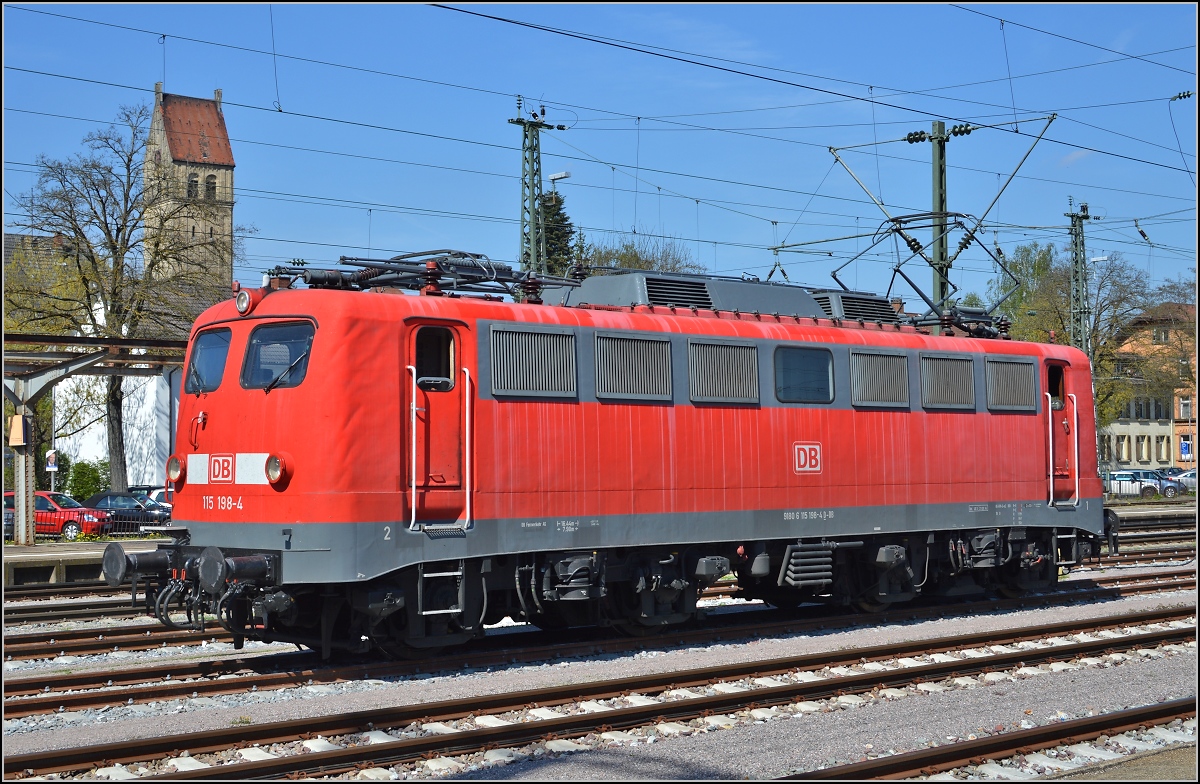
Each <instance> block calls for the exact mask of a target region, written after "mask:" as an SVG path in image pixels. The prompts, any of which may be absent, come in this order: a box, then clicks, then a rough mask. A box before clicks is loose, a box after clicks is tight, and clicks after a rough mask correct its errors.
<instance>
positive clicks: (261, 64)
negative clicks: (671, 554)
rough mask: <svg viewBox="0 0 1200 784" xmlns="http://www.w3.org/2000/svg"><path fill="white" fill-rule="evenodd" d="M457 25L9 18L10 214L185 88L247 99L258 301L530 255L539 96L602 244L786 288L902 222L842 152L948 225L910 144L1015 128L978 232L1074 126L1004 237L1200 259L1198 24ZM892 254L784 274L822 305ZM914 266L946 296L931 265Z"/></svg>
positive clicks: (236, 8)
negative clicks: (940, 131) (1079, 215)
mask: <svg viewBox="0 0 1200 784" xmlns="http://www.w3.org/2000/svg"><path fill="white" fill-rule="evenodd" d="M458 8H459V9H462V10H453V9H448V8H439V7H434V6H422V5H352V6H345V5H338V6H332V5H320V4H313V5H274V6H267V5H182V4H172V5H138V6H131V5H23V4H10V5H6V6H5V7H4V65H5V71H4V108H5V112H4V160H5V177H4V182H5V199H4V204H5V211H6V212H9V211H10V210H11V209H12V206H13V199H12V197H13V195H15V194H18V193H20V192H23V191H26V190H28V188H29V187H30V186H31V185H32V184H33V182H34V175H33V174H32V172H31V170H30V169H29V168H28V167H27V166H26V165H23V164H29V163H31V162H33V161H34V160H35V159H36V157H37V156H38V155H39V154H44V155H46V156H49V157H51V158H61V157H65V156H68V155H70V154H72V153H74V152H77V151H78V150H79V149H80V139H81V138H82V137H83V136H84V134H85V133H87V131H88V130H90V129H91V128H93V127H95V126H96V124H97V123H95V122H87V121H80V120H73V119H63V118H62V117H53V116H47V115H60V116H65V117H74V118H83V120H88V121H101V122H102V123H107V122H108V121H110V120H111V119H112V118H113V117H114V116H115V115H116V111H117V108H118V107H119V106H120V105H121V104H130V103H137V102H151V101H152V100H153V87H154V83H155V82H156V81H162V80H164V74H165V82H166V91H167V92H170V93H176V94H182V95H193V96H202V97H210V96H211V95H212V91H213V89H214V88H218V87H219V88H221V89H222V90H223V93H224V106H225V119H226V123H227V126H228V128H229V132H230V135H231V137H232V139H233V140H234V141H233V148H234V156H235V158H236V161H237V169H236V185H237V191H238V192H237V207H236V212H235V220H236V222H237V223H239V224H243V225H250V226H253V227H254V228H255V229H256V230H257V232H256V234H255V235H253V236H251V237H249V238H248V239H247V241H246V243H245V248H246V254H245V258H244V259H243V260H242V262H241V264H240V266H239V267H238V269H237V270H236V274H237V277H238V278H239V279H241V280H242V281H244V282H257V281H258V280H259V279H260V278H261V274H262V272H263V270H265V269H267V268H269V267H271V266H273V265H274V264H277V263H286V262H288V261H290V260H291V259H293V258H303V259H306V260H307V261H308V262H309V263H310V264H315V265H323V264H332V263H333V262H334V261H335V260H336V259H337V257H338V256H339V255H342V254H347V255H366V254H367V253H368V250H369V251H370V253H371V254H372V255H374V256H376V257H386V256H390V255H394V254H396V253H401V252H409V251H417V250H424V249H433V248H458V249H462V250H468V251H473V252H480V253H485V254H487V255H488V256H490V257H491V258H493V259H496V260H501V261H509V262H512V261H513V260H514V259H516V256H517V252H518V240H519V224H518V220H519V207H520V201H519V200H520V182H519V176H520V171H521V155H520V142H521V139H520V131H519V130H518V129H517V128H516V126H514V125H511V124H510V123H508V122H507V120H508V119H509V118H512V117H514V116H515V115H516V96H517V95H522V96H524V97H525V99H526V109H527V110H528V109H529V108H530V107H531V105H532V106H534V107H540V106H541V105H543V104H544V105H545V107H546V110H547V112H548V115H547V119H548V120H549V121H550V122H552V123H554V124H564V125H567V126H569V130H567V131H554V132H547V133H544V134H543V136H542V152H543V164H542V165H543V173H544V174H545V175H549V174H551V173H554V172H560V171H570V172H571V177H570V179H567V180H563V181H561V182H559V183H558V187H559V189H560V190H561V191H562V192H563V193H564V194H565V195H566V207H567V211H568V213H569V214H570V216H571V218H572V219H573V220H574V222H575V224H576V225H577V226H582V227H584V229H585V231H586V233H587V235H588V238H589V240H591V241H593V242H603V241H605V240H607V239H609V238H612V237H619V236H621V234H620V233H622V232H629V231H632V230H633V229H634V228H635V227H636V230H637V231H638V232H639V233H642V234H661V235H666V236H670V237H673V238H675V239H676V240H677V241H678V242H679V243H680V244H682V245H683V246H684V247H686V248H688V249H689V250H690V251H691V253H692V254H693V256H694V257H695V258H697V259H698V260H699V261H700V262H701V263H703V264H705V265H706V266H707V267H708V268H709V269H710V270H711V271H714V272H718V273H721V274H732V275H740V274H742V273H750V274H756V275H760V276H765V275H766V274H767V272H768V271H770V269H771V268H772V265H773V263H774V261H775V258H776V257H775V255H774V254H773V253H772V251H771V250H770V248H771V247H772V246H774V245H777V244H779V243H781V242H786V243H811V242H813V241H817V240H828V239H831V238H837V237H845V236H848V235H855V234H870V233H872V232H874V231H875V230H876V229H877V228H878V227H879V226H880V224H881V221H882V219H883V217H884V216H883V213H882V212H881V211H880V209H879V208H878V207H877V206H875V205H874V204H873V203H872V202H871V201H870V199H869V197H868V196H867V194H866V193H864V191H863V189H862V188H860V187H859V185H858V184H856V183H855V181H854V179H853V178H852V177H851V175H850V173H849V172H848V171H847V170H846V169H845V168H843V167H842V166H840V165H838V164H837V163H836V162H835V160H834V158H833V156H832V155H831V154H830V152H829V149H828V148H829V147H835V148H845V147H851V146H854V145H867V146H861V147H855V149H852V150H847V151H845V152H844V153H839V154H840V155H841V156H842V158H843V159H844V160H845V162H846V163H847V164H848V165H849V167H850V168H851V169H852V170H853V172H854V173H855V174H856V175H857V177H858V178H859V179H860V180H861V181H862V183H863V184H864V185H865V186H866V187H867V188H869V189H870V190H871V192H872V193H874V194H875V195H876V196H877V197H880V198H881V199H882V201H883V202H884V204H885V206H886V207H887V209H888V211H889V212H890V213H891V214H892V215H903V214H912V213H918V212H925V211H928V210H930V208H931V180H932V177H931V167H930V153H931V145H930V144H928V143H923V144H907V143H905V142H903V141H900V142H894V141H892V140H896V139H899V138H902V137H903V136H904V135H905V134H907V133H909V132H910V131H917V130H925V131H928V130H929V129H930V123H931V122H932V121H934V120H938V119H940V120H943V121H945V122H946V125H947V127H949V126H951V125H954V124H957V123H960V122H972V123H975V124H979V125H995V126H996V127H995V128H986V129H980V130H976V131H974V132H973V133H972V134H971V135H970V136H968V137H959V138H953V139H951V141H950V142H949V143H948V145H947V162H948V165H949V168H948V174H947V179H948V194H949V204H948V207H949V209H950V210H951V211H954V212H960V213H966V214H969V215H972V216H975V217H976V218H977V217H979V216H980V215H981V214H982V213H983V211H984V210H985V209H986V208H987V206H988V204H989V203H991V202H992V200H993V198H994V197H995V196H996V193H997V191H998V190H999V188H1000V186H1001V185H1002V184H1003V182H1004V181H1005V179H1007V177H1008V175H1009V174H1010V173H1011V172H1012V171H1013V169H1014V168H1015V167H1016V166H1017V164H1018V163H1019V162H1020V160H1021V158H1022V157H1023V156H1024V155H1025V153H1026V151H1027V150H1028V149H1029V148H1030V145H1031V144H1032V142H1033V140H1034V138H1035V137H1036V136H1037V134H1038V133H1039V132H1041V131H1042V129H1043V127H1044V126H1045V120H1039V119H1037V118H1044V117H1046V116H1048V115H1049V114H1050V113H1057V114H1058V118H1057V119H1056V120H1055V121H1054V122H1053V123H1052V124H1051V125H1050V127H1049V129H1048V130H1047V131H1046V133H1045V138H1044V139H1043V140H1042V141H1041V142H1040V143H1039V144H1038V145H1037V146H1036V147H1035V148H1034V149H1033V152H1032V153H1031V154H1030V155H1029V157H1028V160H1026V161H1025V163H1024V165H1023V166H1022V168H1021V169H1020V171H1019V173H1018V176H1017V177H1016V178H1015V179H1014V180H1013V181H1012V183H1011V184H1010V185H1008V187H1007V189H1006V190H1005V191H1004V194H1003V195H1002V197H1001V198H1000V200H999V201H998V202H997V204H996V206H995V207H994V208H993V209H992V211H991V212H990V213H989V214H988V216H987V219H986V220H985V223H984V231H983V232H982V233H981V237H982V239H984V241H985V242H986V243H987V244H988V246H989V247H990V246H992V245H993V243H996V244H998V245H999V246H1000V247H1001V248H1003V249H1004V250H1005V251H1006V252H1008V253H1011V251H1012V250H1013V248H1015V247H1016V246H1017V245H1018V244H1021V243H1027V242H1030V241H1034V240H1036V241H1038V242H1042V243H1045V242H1053V243H1055V244H1056V245H1058V246H1060V247H1063V246H1065V245H1066V243H1067V232H1066V225H1067V223H1068V221H1067V218H1065V217H1064V215H1063V214H1064V213H1065V212H1067V211H1068V209H1069V206H1068V198H1073V199H1074V202H1075V203H1076V204H1078V203H1080V202H1086V203H1087V204H1088V205H1089V208H1090V211H1091V213H1092V214H1093V215H1098V216H1102V220H1098V221H1092V222H1090V223H1089V224H1088V225H1087V226H1086V233H1087V250H1088V255H1089V256H1092V257H1095V256H1102V255H1108V254H1110V253H1112V252H1117V251H1119V252H1120V253H1122V254H1124V256H1125V257H1126V259H1127V260H1128V261H1129V262H1130V263H1131V264H1132V265H1133V266H1134V267H1135V268H1136V269H1137V270H1138V271H1139V272H1140V273H1141V274H1144V275H1146V276H1147V277H1149V278H1150V279H1151V280H1152V281H1154V282H1160V281H1162V280H1165V279H1167V278H1172V277H1176V276H1179V275H1186V274H1189V270H1190V269H1191V268H1192V267H1193V266H1194V265H1195V249H1196V189H1195V185H1194V177H1195V169H1196V114H1197V110H1196V100H1197V99H1196V98H1195V97H1191V98H1186V99H1183V100H1177V101H1170V100H1169V99H1170V98H1171V96H1174V95H1177V94H1179V93H1183V92H1187V91H1195V90H1196V80H1195V65H1196V30H1197V25H1196V8H1195V6H1194V5H1191V4H1157V5H1156V4H1145V3H1141V4H1137V5H1133V4H1107V3H1105V4H1093V5H1069V6H1068V5H1020V4H1017V5H971V6H962V7H956V6H951V5H909V6H903V5H900V6H896V5H826V6H820V5H816V6H814V5H773V4H768V5H744V4H739V5H737V6H733V5H707V4H706V5H637V4H635V5H543V4H538V5H469V6H458ZM24 9H31V10H32V12H31V10H24ZM464 10H465V11H470V12H473V13H464V12H463V11H464ZM51 14H58V15H60V16H53V15H51ZM478 14H488V15H492V16H495V17H503V18H504V19H508V20H514V21H518V22H523V23H529V24H534V25H540V26H543V27H547V28H553V29H554V30H557V31H559V32H554V31H548V30H541V29H534V28H532V27H528V26H522V25H517V24H513V23H512V22H508V21H500V20H495V19H487V18H483V17H481V16H479V15H478ZM64 17H74V18H64ZM1001 19H1003V20H1004V23H1003V25H1002V24H1001V22H1000V20H1001ZM80 20H90V22H101V23H104V24H103V25H101V24H93V23H90V22H88V21H80ZM123 28H136V29H123ZM568 32H569V33H570V34H567V33H568ZM163 35H165V38H161V36H163ZM578 36H586V37H588V38H590V39H596V38H601V39H604V40H607V41H608V43H607V44H606V43H598V42H596V41H595V40H584V39H583V38H581V37H578ZM189 39H190V40H189ZM1067 39H1074V40H1067ZM272 47H274V51H275V53H276V55H275V56H274V57H272V55H271V51H272ZM648 52H657V53H658V54H657V55H655V54H651V53H648ZM663 55H665V56H663ZM164 60H165V61H164ZM35 72H36V73H35ZM62 77H69V78H62ZM82 79H88V80H93V81H92V82H87V81H81V80H82ZM96 82H103V83H107V84H97V83H96ZM129 88H135V89H129ZM866 99H873V100H874V103H872V102H871V101H869V100H866ZM276 104H278V106H279V108H281V109H282V111H277V110H276V106H275V105H276ZM1014 118H1015V119H1016V120H1019V121H1020V122H1019V125H1016V126H1015V127H1016V128H1017V129H1019V131H1020V133H1019V134H1018V133H1014V132H1013V129H1014ZM1172 123H1173V124H1172ZM876 140H878V141H880V142H888V143H883V144H879V145H875V144H873V142H875V141H876ZM548 187H549V183H547V188H548ZM368 210H369V212H368ZM1134 219H1137V220H1138V225H1139V226H1140V227H1141V228H1142V229H1143V230H1144V231H1145V232H1146V234H1147V236H1148V237H1149V239H1150V243H1147V242H1146V241H1145V240H1143V239H1142V237H1141V236H1140V234H1139V233H1138V231H1137V229H1136V228H1135V225H1134V222H1133V221H1134ZM6 225H8V221H7V220H6ZM959 236H960V235H959V234H954V235H952V237H951V241H950V248H951V251H953V249H954V247H955V245H956V243H957V240H958V237H959ZM918 238H919V239H921V240H922V241H923V242H927V241H928V232H924V233H918ZM868 243H869V240H868V239H864V238H857V239H845V240H839V241H833V242H824V243H819V244H813V245H805V246H803V247H804V249H806V250H816V251H820V253H783V254H780V255H779V257H778V258H779V260H780V261H781V262H782V264H783V265H784V269H785V271H786V272H787V273H788V275H789V277H790V279H791V280H792V281H793V282H804V283H808V284H811V285H816V286H820V287H827V286H832V285H834V284H833V280H832V278H831V277H830V272H831V271H832V270H834V269H835V268H837V267H838V266H840V265H842V264H844V263H845V262H846V261H847V260H848V259H849V258H851V257H852V256H854V255H855V254H856V253H857V252H858V251H859V250H862V249H865V248H866V247H867V244H868ZM875 251H876V253H873V254H869V255H867V256H864V257H863V258H862V259H861V260H859V261H858V262H855V263H854V264H852V265H850V266H848V267H846V268H845V269H844V270H843V271H842V272H841V273H840V276H841V278H842V280H844V281H845V282H846V283H847V284H848V285H849V286H851V287H857V288H861V289H866V290H873V291H878V292H881V293H882V292H883V291H884V290H885V289H887V287H888V285H889V281H890V279H891V276H892V266H893V265H894V264H895V263H896V260H897V259H896V249H895V248H894V247H893V245H892V242H891V241H890V240H888V241H886V242H884V243H882V244H881V245H879V246H877V247H876V249H875ZM827 254H828V255H827ZM906 256H907V254H905V255H904V256H901V258H902V259H903V258H905V257H906ZM905 269H906V270H910V274H911V275H912V276H913V277H914V278H915V279H916V280H918V281H919V282H920V283H922V284H923V285H928V282H929V279H930V273H929V272H928V270H927V268H924V267H920V268H918V267H915V266H913V264H912V263H911V262H910V263H909V265H907V266H906V267H905ZM992 275H993V268H992V262H991V260H990V258H989V257H988V256H987V254H985V253H984V252H983V251H982V250H981V249H980V248H979V247H978V246H975V247H972V248H970V249H968V250H967V251H966V252H965V253H963V254H962V256H960V257H959V259H958V260H957V261H956V262H955V270H954V272H953V273H952V275H951V279H952V280H953V282H954V283H955V284H956V285H958V286H960V287H961V288H962V289H963V290H964V291H972V290H973V291H979V292H983V291H984V290H985V289H986V285H987V281H988V280H989V279H990V278H991V277H992ZM897 286H898V287H897V289H896V290H895V291H894V292H893V293H894V294H899V295H900V296H903V297H905V298H906V299H907V300H909V301H910V302H912V301H913V300H915V295H913V294H912V293H911V292H910V291H909V290H908V289H907V287H906V286H904V285H903V284H897Z"/></svg>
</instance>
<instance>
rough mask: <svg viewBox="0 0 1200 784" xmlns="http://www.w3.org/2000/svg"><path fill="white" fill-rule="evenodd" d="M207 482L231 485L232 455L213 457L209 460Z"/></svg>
mask: <svg viewBox="0 0 1200 784" xmlns="http://www.w3.org/2000/svg"><path fill="white" fill-rule="evenodd" d="M208 481H210V482H226V483H228V484H233V455H213V456H212V457H210V458H209V460H208Z"/></svg>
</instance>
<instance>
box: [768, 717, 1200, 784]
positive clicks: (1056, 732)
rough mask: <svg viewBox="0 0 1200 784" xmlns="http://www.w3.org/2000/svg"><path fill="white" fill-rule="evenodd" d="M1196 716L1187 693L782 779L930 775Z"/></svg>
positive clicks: (805, 772) (860, 778)
mask: <svg viewBox="0 0 1200 784" xmlns="http://www.w3.org/2000/svg"><path fill="white" fill-rule="evenodd" d="M1195 715H1196V698H1195V697H1184V698H1182V699H1178V700H1169V701H1167V702H1160V703H1158V704H1155V705H1146V706H1143V707H1140V708H1130V709H1128V710H1123V711H1115V712H1113V713H1101V714H1100V715H1099V716H1087V717H1085V718H1082V719H1071V720H1068V721H1060V722H1054V723H1052V724H1048V725H1046V726H1043V727H1033V728H1031V729H1027V730H1016V731H1013V732H1005V733H1001V734H999V735H990V736H985V737H982V738H977V739H976V740H965V741H959V742H957V743H953V744H950V745H946V746H936V747H934V748H930V749H921V750H919V751H914V752H909V753H907V754H895V755H892V756H889V757H878V758H876V759H872V760H867V761H865V762H856V763H853V764H849V765H835V766H833V767H829V768H821V769H819V770H810V771H804V772H801V773H793V774H791V775H787V776H780V777H779V779H778V780H781V781H797V780H814V779H845V780H851V781H853V780H859V781H861V780H866V779H900V778H911V777H916V776H930V775H933V774H935V773H939V772H942V771H946V770H953V769H954V768H958V767H962V766H964V765H967V764H970V763H973V762H980V761H982V760H983V759H986V758H1004V757H1009V756H1012V755H1014V754H1019V753H1020V754H1024V753H1032V752H1034V751H1037V750H1039V749H1045V748H1049V747H1051V746H1057V745H1060V744H1062V743H1081V742H1084V741H1089V740H1094V739H1096V738H1098V737H1100V736H1101V735H1117V734H1120V733H1122V732H1128V731H1129V730H1136V729H1141V728H1143V727H1148V726H1153V725H1155V724H1163V723H1166V722H1169V721H1172V720H1174V719H1177V718H1188V717H1192V716H1195ZM1074 773H1075V774H1076V775H1078V774H1079V773H1080V770H1079V769H1076V770H1075V771H1074Z"/></svg>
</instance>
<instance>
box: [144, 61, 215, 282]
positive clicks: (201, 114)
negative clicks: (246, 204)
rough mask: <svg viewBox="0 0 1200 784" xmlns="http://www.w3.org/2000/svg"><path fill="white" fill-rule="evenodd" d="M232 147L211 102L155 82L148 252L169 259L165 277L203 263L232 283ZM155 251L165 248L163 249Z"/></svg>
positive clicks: (148, 173) (149, 152) (148, 185)
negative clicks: (170, 90)
mask: <svg viewBox="0 0 1200 784" xmlns="http://www.w3.org/2000/svg"><path fill="white" fill-rule="evenodd" d="M233 169H234V162H233V148H232V147H231V146H230V143H229V132H228V131H227V130H226V128H225V115H224V113H223V112H222V110H221V91H220V90H215V91H214V92H213V97H212V99H211V100H210V99H207V98H191V97H189V96H184V95H171V94H169V93H164V92H163V91H162V82H159V83H157V84H155V85H154V115H153V117H152V119H151V122H150V133H149V136H148V138H147V140H146V160H145V167H144V177H145V183H144V184H145V191H146V195H147V204H148V206H147V208H146V213H145V227H146V234H147V243H146V250H147V255H148V257H150V258H153V257H154V256H155V254H156V252H157V253H158V254H159V255H160V257H161V258H162V263H163V269H162V271H161V273H160V276H161V277H164V278H165V277H170V276H172V275H174V274H176V273H178V272H180V271H181V270H180V267H181V266H183V265H189V266H190V265H199V266H201V267H202V268H203V269H204V271H205V272H206V273H207V274H211V275H212V276H213V278H212V279H211V280H212V282H214V283H218V284H219V285H221V286H222V287H228V286H229V285H230V284H231V283H232V282H233V246H234V243H233ZM156 248H157V249H158V250H157V251H156Z"/></svg>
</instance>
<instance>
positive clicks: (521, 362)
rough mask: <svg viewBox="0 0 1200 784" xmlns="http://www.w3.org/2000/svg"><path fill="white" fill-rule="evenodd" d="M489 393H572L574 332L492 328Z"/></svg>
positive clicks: (573, 387) (558, 394) (545, 394)
mask: <svg viewBox="0 0 1200 784" xmlns="http://www.w3.org/2000/svg"><path fill="white" fill-rule="evenodd" d="M491 359H492V394H494V395H529V396H533V397H575V336H574V335H571V334H567V333H561V332H521V331H517V330H510V329H497V328H495V327H493V328H492V357H491Z"/></svg>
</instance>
